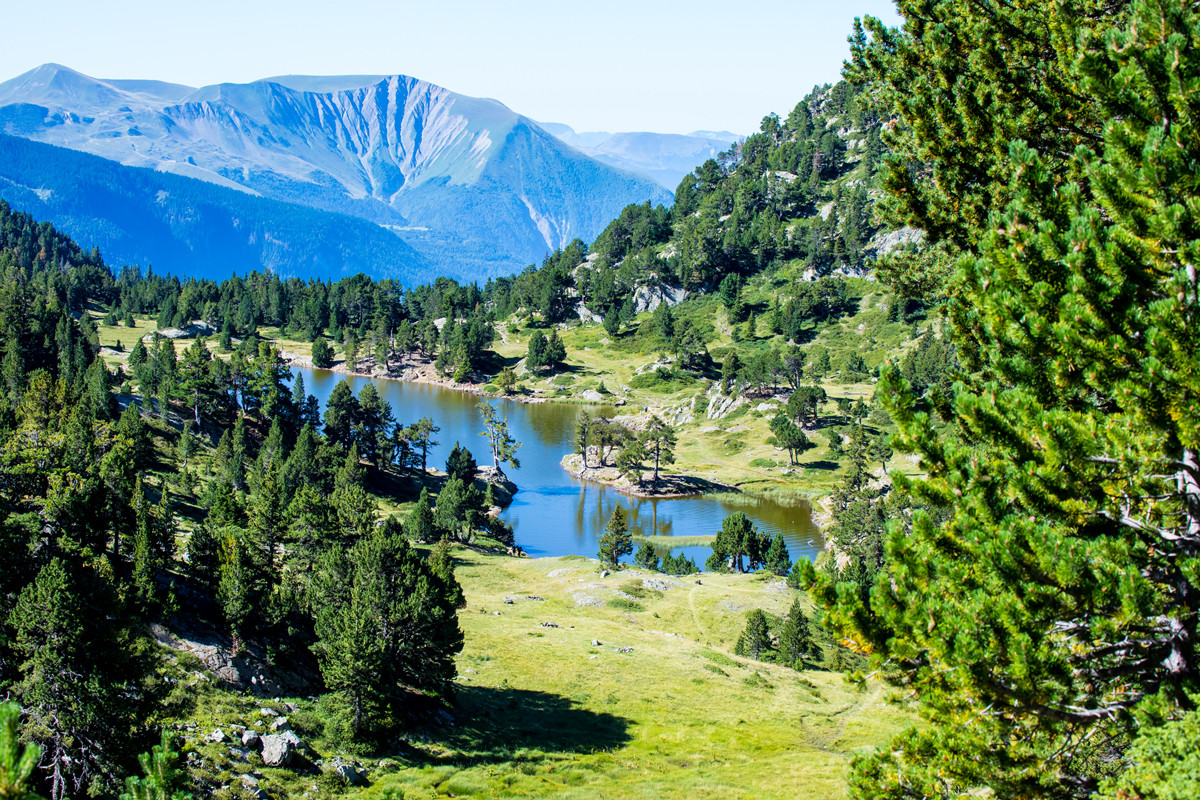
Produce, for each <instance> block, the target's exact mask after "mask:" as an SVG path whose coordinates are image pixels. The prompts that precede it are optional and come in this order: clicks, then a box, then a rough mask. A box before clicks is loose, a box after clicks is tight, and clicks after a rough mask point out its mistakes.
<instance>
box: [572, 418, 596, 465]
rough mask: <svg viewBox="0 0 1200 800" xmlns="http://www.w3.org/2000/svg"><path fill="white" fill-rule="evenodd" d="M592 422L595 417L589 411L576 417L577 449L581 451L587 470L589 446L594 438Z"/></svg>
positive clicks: (580, 454)
mask: <svg viewBox="0 0 1200 800" xmlns="http://www.w3.org/2000/svg"><path fill="white" fill-rule="evenodd" d="M592 421H593V417H592V415H591V413H590V412H588V411H580V412H579V414H578V416H576V417H575V448H576V450H578V451H579V457H580V458H582V459H583V466H584V468H585V469H586V468H587V465H588V444H589V442H590V440H591V436H592Z"/></svg>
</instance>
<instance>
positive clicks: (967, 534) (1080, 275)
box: [807, 0, 1200, 798]
mask: <svg viewBox="0 0 1200 800" xmlns="http://www.w3.org/2000/svg"><path fill="white" fill-rule="evenodd" d="M963 8H965V4H956V3H949V2H946V3H933V4H923V5H922V6H921V8H920V9H919V10H918V9H916V8H915V4H914V5H912V6H910V5H909V4H903V3H902V4H901V10H902V12H904V13H905V14H906V16H908V17H909V18H910V21H909V22H908V23H907V24H906V27H905V32H904V33H903V34H895V33H888V34H885V36H886V38H887V41H886V42H885V43H884V44H883V45H882V46H872V48H873V49H871V50H870V51H869V52H866V53H864V54H863V58H864V59H866V60H867V62H868V66H869V65H870V63H874V62H872V59H877V60H878V64H879V66H881V67H886V66H887V65H890V64H896V65H901V64H904V65H907V66H904V67H903V69H902V72H901V73H899V74H896V75H891V74H887V75H885V74H884V72H885V70H883V69H880V70H875V69H874V67H872V74H873V75H874V76H875V78H874V79H875V80H878V81H882V82H884V83H889V82H895V81H902V82H903V84H904V92H905V98H904V100H903V101H902V102H899V103H897V109H898V110H900V111H902V115H903V118H904V119H905V120H911V119H913V117H912V116H910V115H913V114H919V113H920V112H921V111H922V110H924V111H929V112H934V113H932V114H930V116H928V117H927V118H925V119H923V120H922V122H921V123H920V124H919V125H916V126H914V127H913V128H912V129H911V131H910V132H909V133H908V134H906V135H908V136H910V137H911V142H912V144H913V148H914V149H913V150H912V151H911V152H902V153H901V157H902V158H904V157H911V156H913V155H917V154H918V152H919V155H920V157H919V158H917V159H916V160H918V161H921V162H922V163H926V164H927V167H926V171H925V173H924V174H926V175H929V176H931V178H930V180H929V181H928V182H927V183H922V184H921V185H918V186H914V185H912V180H914V179H921V178H920V176H916V175H915V174H913V173H910V174H909V178H908V179H904V178H903V176H899V178H898V179H899V180H900V181H901V183H904V181H905V180H907V181H908V183H907V184H905V185H901V186H897V187H894V190H893V195H892V196H893V201H892V202H893V203H894V204H895V205H897V206H899V207H904V208H906V209H907V210H908V211H909V212H912V213H911V215H910V219H912V220H913V221H915V222H916V223H917V224H919V225H921V227H923V228H925V229H926V231H927V232H929V233H930V234H931V235H932V236H933V238H934V239H935V240H937V239H941V240H943V241H953V242H954V243H955V244H956V245H957V246H959V247H961V248H962V249H963V250H964V251H965V254H964V255H963V257H961V258H959V259H957V260H956V261H955V262H954V264H955V272H954V275H953V278H952V279H951V280H950V281H948V294H949V295H950V297H951V301H950V302H949V308H948V317H947V319H948V333H949V336H950V340H951V342H952V343H953V344H954V345H955V347H956V352H957V354H958V357H959V359H960V360H961V362H962V367H963V371H962V380H961V381H960V382H959V383H958V384H956V385H955V388H954V393H953V397H952V398H946V402H942V403H939V404H938V405H937V407H931V404H930V403H929V402H928V401H926V400H924V399H923V398H921V397H919V396H918V395H917V394H916V393H915V392H914V391H913V387H912V386H910V385H909V384H908V383H907V382H906V381H905V380H904V378H903V376H902V375H901V374H900V370H899V369H897V368H894V367H893V368H889V369H885V370H884V371H883V375H882V376H881V381H880V384H879V387H878V392H879V395H880V396H881V398H882V399H883V401H884V405H885V408H886V410H887V411H888V413H889V414H890V415H891V417H892V418H893V419H894V420H895V421H896V423H897V425H898V426H899V428H900V433H899V435H898V436H896V437H894V441H893V446H895V447H897V449H900V450H901V451H903V452H916V453H917V454H919V456H920V458H921V469H922V471H923V472H924V473H926V474H927V475H928V476H929V477H928V478H926V479H924V480H920V481H909V480H906V479H905V478H904V477H903V476H900V475H894V476H893V480H894V481H895V483H896V484H897V486H898V487H899V488H901V489H903V490H906V491H908V492H911V493H912V494H913V495H914V496H915V497H917V498H919V499H921V500H923V501H926V502H928V503H929V504H931V505H934V506H943V507H946V508H947V509H948V517H949V518H948V519H947V520H946V521H945V522H941V521H939V520H936V519H934V518H933V516H932V515H931V514H930V513H929V512H926V511H918V512H917V513H914V514H913V517H912V522H911V529H908V526H907V525H904V524H903V519H900V520H896V521H895V523H894V524H893V525H892V527H891V529H890V531H889V534H888V537H887V541H886V553H885V559H884V566H883V568H882V569H881V570H880V572H879V574H878V576H877V577H876V578H875V580H874V581H873V583H872V584H871V586H870V589H869V592H867V593H866V596H865V597H864V593H862V592H860V591H858V590H857V587H854V586H845V585H844V584H839V582H838V581H837V580H836V578H832V577H829V578H825V577H821V576H818V575H816V574H814V573H813V572H812V571H810V572H809V574H808V576H807V582H808V584H809V585H811V586H812V587H813V589H814V591H815V594H816V597H817V598H818V599H819V600H820V602H821V603H822V604H823V605H825V606H826V607H828V608H829V609H830V614H829V615H828V618H829V619H830V621H831V623H832V624H833V625H834V627H835V628H836V632H837V634H838V635H841V636H846V637H849V638H851V639H852V640H853V641H856V642H857V643H858V645H859V647H860V649H862V650H864V651H869V652H871V653H872V657H873V658H874V659H876V660H877V661H878V662H880V663H882V662H884V661H887V662H888V663H890V664H893V665H897V666H899V667H900V672H899V674H898V675H896V676H895V677H896V678H897V679H898V680H900V681H902V682H904V683H905V685H906V691H911V692H914V693H915V694H916V696H919V697H920V698H921V703H922V713H923V716H924V717H925V718H926V719H927V720H928V722H927V724H926V725H924V726H923V727H922V728H921V729H920V730H912V731H908V732H906V733H905V734H903V735H902V736H901V737H899V738H897V740H896V741H894V742H893V744H892V746H890V747H888V748H886V749H885V750H884V751H881V752H879V753H876V754H874V755H872V756H871V757H869V758H866V759H862V760H861V761H860V762H859V763H858V764H857V765H856V767H855V770H854V773H853V775H852V778H851V781H852V793H853V794H854V795H855V796H858V797H872V798H876V797H883V798H900V797H912V796H920V795H926V796H940V797H948V796H952V795H961V794H964V793H967V792H978V791H985V792H989V793H991V794H994V795H995V796H997V797H1054V798H1062V797H1080V798H1082V797H1086V796H1090V795H1091V794H1092V793H1093V792H1094V791H1095V790H1096V789H1097V787H1098V785H1099V782H1100V780H1101V779H1102V778H1104V777H1106V776H1108V775H1111V774H1112V772H1114V771H1117V770H1119V769H1121V767H1122V765H1121V763H1120V762H1119V761H1118V762H1114V761H1113V760H1111V759H1106V758H1104V757H1103V753H1102V752H1100V753H1096V755H1097V756H1099V757H1095V758H1092V757H1088V755H1089V753H1088V749H1087V748H1090V747H1093V746H1094V744H1093V743H1096V742H1108V743H1120V742H1122V741H1127V740H1128V739H1129V738H1131V737H1133V736H1135V735H1138V734H1139V733H1140V734H1141V735H1142V736H1151V735H1153V734H1152V732H1153V731H1154V730H1155V729H1156V728H1157V727H1158V726H1160V725H1162V724H1163V723H1164V722H1165V721H1166V720H1167V719H1170V718H1171V717H1172V716H1175V715H1177V714H1178V713H1179V712H1180V711H1184V710H1187V709H1190V708H1194V707H1195V700H1194V699H1193V698H1194V696H1195V693H1196V691H1197V689H1200V659H1197V657H1196V653H1195V646H1194V644H1193V643H1194V642H1195V641H1196V638H1197V634H1198V633H1200V630H1198V626H1200V619H1198V618H1197V615H1196V614H1195V609H1196V608H1197V607H1198V606H1200V581H1198V580H1197V578H1196V576H1195V574H1194V572H1193V569H1192V566H1191V565H1192V564H1193V563H1194V559H1195V557H1196V552H1197V544H1196V542H1197V534H1196V531H1197V530H1200V522H1198V520H1200V488H1198V487H1200V477H1198V476H1200V457H1198V456H1197V453H1200V423H1198V421H1197V416H1196V415H1195V413H1193V412H1192V411H1191V409H1194V408H1195V407H1196V404H1197V400H1198V399H1200V383H1198V378H1197V376H1198V375H1200V372H1198V371H1197V370H1196V369H1195V363H1196V362H1195V358H1196V355H1195V354H1196V353H1198V352H1200V341H1198V338H1200V316H1198V314H1200V312H1198V309H1200V301H1198V300H1197V289H1196V278H1195V267H1194V265H1195V264H1196V263H1197V258H1198V256H1200V250H1198V248H1200V235H1197V231H1200V212H1198V211H1197V209H1200V187H1198V185H1197V181H1196V176H1195V172H1194V169H1193V167H1192V165H1193V164H1194V163H1195V160H1196V158H1197V157H1200V126H1197V125H1196V123H1195V119H1196V117H1195V111H1194V110H1195V109H1196V108H1197V106H1198V105H1200V88H1198V87H1197V84H1196V81H1195V80H1194V78H1193V77H1192V76H1194V75H1196V74H1197V72H1198V71H1200V56H1198V55H1197V54H1198V52H1200V51H1198V49H1197V47H1196V43H1197V42H1198V41H1200V14H1198V13H1197V11H1196V9H1195V8H1193V7H1192V6H1190V5H1185V4H1183V3H1181V2H1176V0H1139V1H1138V2H1133V3H1130V4H1128V5H1124V6H1121V7H1119V10H1118V13H1117V14H1115V15H1106V14H1105V13H1101V6H1100V4H1091V3H1083V4H1078V5H1076V6H1062V7H1056V9H1055V12H1054V13H1055V16H1054V22H1053V24H1046V20H1045V18H1044V16H1043V15H1044V13H1045V9H1044V8H1035V7H1033V6H1029V7H1018V6H997V7H995V9H994V10H995V11H996V12H997V13H995V14H991V13H988V14H984V13H971V14H963V15H960V14H959V12H960V11H961V10H962V9H963ZM1103 8H1104V9H1108V8H1109V6H1104V7H1103ZM1131 18H1132V19H1131ZM1109 27H1112V29H1113V30H1112V31H1111V32H1110V33H1106V34H1104V35H1098V31H1097V29H1098V28H1099V29H1100V30H1103V29H1107V28H1109ZM1000 29H1003V30H1005V31H1008V33H1006V34H1004V35H1003V39H1004V41H1005V42H1006V43H1008V42H1014V43H1015V44H1016V46H1015V47H1014V48H1012V49H1009V48H1008V45H1007V44H1005V45H1004V46H1003V47H1001V46H1000V43H999V40H998V39H989V37H988V34H989V33H990V32H996V31H999V30H1000ZM875 35H876V38H877V39H878V38H880V34H878V33H877V34H875ZM948 36H967V37H969V39H970V40H971V41H974V42H978V43H981V44H984V46H985V47H986V48H987V50H988V51H989V52H990V53H991V54H992V55H994V56H995V57H996V58H995V59H993V58H992V57H991V56H985V55H982V54H978V53H976V52H974V50H973V49H972V52H971V54H970V58H969V60H966V58H965V56H966V50H965V49H959V48H953V47H952V48H947V47H945V46H944V42H945V41H946V37H948ZM1014 37H1015V38H1014ZM889 53H894V54H895V60H894V61H893V58H892V56H891V55H888V54H889ZM1009 59H1013V60H1015V61H1016V62H1019V63H1020V64H1021V65H1022V68H1021V69H1020V70H1015V71H1013V72H1011V74H1010V72H1009V70H1010V69H1011V67H1009V66H1008V64H1009V63H1010V62H1009ZM1047 59H1050V63H1046V60H1047ZM983 64H987V67H986V69H985V68H983V67H982V65H983ZM960 67H961V70H962V71H961V72H959V71H958V70H959V69H960ZM1035 73H1036V74H1038V75H1041V76H1044V77H1045V78H1046V80H1045V81H1043V80H1042V79H1041V78H1039V79H1037V80H1036V81H1035V80H1028V81H1026V78H1029V77H1031V76H1032V75H1033V74H1035ZM947 74H954V75H955V76H956V80H955V81H954V82H952V83H946V82H945V81H944V80H943V77H944V76H945V75H947ZM1031 93H1033V94H1034V95H1035V96H1034V97H1032V98H1031V99H1029V100H1023V98H1028V97H1029V95H1030V94H1031ZM967 98H970V101H969V103H967V104H966V105H963V104H957V101H958V100H963V101H966V99H967ZM956 104H957V105H958V107H957V108H956V110H955V111H954V112H953V116H954V117H955V119H954V120H947V118H946V116H945V115H944V114H941V113H938V112H936V111H935V108H936V109H949V108H951V107H955V106H956ZM963 109H968V110H969V113H965V114H964V111H963ZM960 114H961V115H963V116H962V117H961V118H960V116H959V115H960ZM977 120H986V126H987V127H986V128H985V129H980V130H976V129H975V128H973V127H970V126H972V125H973V124H974V122H975V121H977ZM1098 133H1099V134H1100V135H1099V136H1097V135H1096V134H1098ZM1077 145H1078V147H1077ZM1004 153H1007V158H1006V159H1004V160H1003V161H1000V158H999V157H1000V156H1002V154H1004ZM910 163H911V162H910ZM989 215H990V216H989ZM985 219H986V222H985ZM935 412H936V414H937V415H939V416H940V415H943V414H944V415H945V418H946V419H947V420H948V421H949V423H950V425H951V429H950V432H949V434H950V435H945V436H939V432H938V430H937V428H936V427H935V425H934V420H935ZM967 631H969V633H964V632H967ZM983 709H987V713H981V711H982V710H983ZM965 720H970V723H969V725H964V721H965ZM1113 747H1120V745H1119V744H1114V745H1113ZM1081 748H1083V749H1081ZM1170 768H1171V767H1170V766H1167V767H1166V769H1170Z"/></svg>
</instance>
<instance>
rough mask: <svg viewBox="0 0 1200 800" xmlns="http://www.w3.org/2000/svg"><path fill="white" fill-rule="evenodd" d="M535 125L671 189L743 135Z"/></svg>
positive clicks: (548, 123)
mask: <svg viewBox="0 0 1200 800" xmlns="http://www.w3.org/2000/svg"><path fill="white" fill-rule="evenodd" d="M538 124H539V125H541V126H542V127H543V128H545V129H546V130H547V131H549V132H550V133H552V134H554V135H555V136H557V137H558V138H559V139H561V140H562V141H564V142H566V143H567V144H569V145H571V146H572V147H574V148H576V149H578V150H579V151H580V152H583V153H586V154H587V155H589V156H591V157H592V158H594V159H596V160H597V161H603V162H604V163H605V164H608V165H610V166H613V167H616V168H618V169H624V170H629V171H631V172H638V173H641V174H642V175H648V176H650V177H651V178H653V179H654V180H655V181H657V182H658V184H659V185H660V186H662V187H664V188H666V189H670V190H671V191H672V192H674V191H675V189H676V188H677V187H678V186H679V182H680V181H681V180H683V176H684V175H687V174H688V173H689V172H691V171H692V170H694V169H695V168H696V167H698V166H700V165H701V164H703V163H704V162H705V161H707V160H708V159H710V158H712V157H714V156H715V155H716V154H717V153H719V152H721V151H722V150H728V149H729V148H730V146H731V145H733V144H734V143H735V142H740V141H741V140H742V139H745V138H746V137H745V136H739V135H738V134H736V133H730V132H729V131H692V132H691V133H689V134H686V135H684V134H678V133H648V132H645V131H640V132H627V133H607V132H600V131H593V132H588V133H578V132H576V131H575V130H573V129H572V128H571V127H570V126H569V125H563V124H562V123H559V122H540V123H538Z"/></svg>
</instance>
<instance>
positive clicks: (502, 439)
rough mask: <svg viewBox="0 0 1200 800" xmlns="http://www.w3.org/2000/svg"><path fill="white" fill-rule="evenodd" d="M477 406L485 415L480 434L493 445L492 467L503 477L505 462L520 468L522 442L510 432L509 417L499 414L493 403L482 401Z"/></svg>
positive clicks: (514, 467)
mask: <svg viewBox="0 0 1200 800" xmlns="http://www.w3.org/2000/svg"><path fill="white" fill-rule="evenodd" d="M477 408H478V409H479V415H480V416H481V417H483V430H482V431H480V433H479V435H480V436H484V437H486V438H487V440H488V444H489V445H490V446H491V450H492V467H493V469H495V471H496V475H498V476H501V477H503V475H504V470H502V469H501V468H500V467H501V465H503V464H509V465H511V466H512V468H513V469H520V468H521V462H520V461H518V460H517V450H518V448H520V447H521V443H520V442H518V441H517V440H516V439H514V438H513V437H512V435H511V434H509V432H508V418H507V417H501V416H499V414H498V413H497V412H496V407H495V406H493V405H492V404H491V403H480V404H479V405H478V406H477Z"/></svg>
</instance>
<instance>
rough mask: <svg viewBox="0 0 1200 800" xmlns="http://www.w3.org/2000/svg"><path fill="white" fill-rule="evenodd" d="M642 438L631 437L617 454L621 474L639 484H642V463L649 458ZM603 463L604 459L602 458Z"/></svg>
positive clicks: (617, 464)
mask: <svg viewBox="0 0 1200 800" xmlns="http://www.w3.org/2000/svg"><path fill="white" fill-rule="evenodd" d="M649 457H650V456H649V453H647V452H646V446H645V445H644V444H643V443H642V440H641V439H630V440H629V441H628V442H626V443H625V446H624V447H622V448H621V452H620V453H618V454H617V462H616V467H617V471H618V472H620V473H621V476H622V477H624V478H625V479H626V480H628V481H630V482H631V483H635V484H637V485H638V486H641V484H642V463H643V462H644V461H645V460H646V459H647V458H649ZM600 461H601V464H603V462H604V459H603V458H601V459H600Z"/></svg>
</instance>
